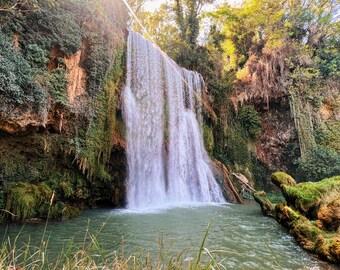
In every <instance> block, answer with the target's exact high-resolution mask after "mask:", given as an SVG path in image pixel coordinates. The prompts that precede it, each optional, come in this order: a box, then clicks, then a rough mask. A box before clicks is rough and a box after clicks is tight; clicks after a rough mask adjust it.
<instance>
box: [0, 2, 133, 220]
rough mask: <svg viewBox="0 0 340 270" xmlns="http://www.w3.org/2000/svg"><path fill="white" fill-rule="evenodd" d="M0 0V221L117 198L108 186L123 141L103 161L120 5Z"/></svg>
mask: <svg viewBox="0 0 340 270" xmlns="http://www.w3.org/2000/svg"><path fill="white" fill-rule="evenodd" d="M0 3H1V9H0V17H1V21H0V46H1V52H0V63H1V65H0V66H1V67H0V95H1V99H0V125H1V127H2V129H3V130H5V131H6V133H1V134H0V153H1V154H0V209H5V211H2V212H1V213H0V220H3V219H4V220H8V219H12V220H26V219H30V218H35V217H39V218H44V219H45V218H47V216H49V217H51V218H55V219H65V218H69V217H72V216H75V215H77V214H79V209H81V208H83V207H89V206H95V205H98V204H110V205H119V204H121V203H122V196H123V194H124V191H123V190H121V191H120V193H121V194H122V195H120V196H119V195H117V194H116V196H112V193H114V190H115V189H122V187H121V186H119V184H118V183H117V182H115V181H114V179H115V178H123V177H124V176H122V175H121V174H124V171H123V170H122V168H121V167H119V162H121V163H124V154H122V153H121V152H122V150H119V151H118V152H119V153H118V154H117V156H119V158H120V159H121V160H122V161H118V162H117V167H115V168H112V165H110V164H108V162H109V160H110V154H111V151H113V150H112V149H113V148H112V147H113V145H114V144H115V143H117V141H118V140H119V138H120V137H121V136H122V130H123V129H122V125H121V124H120V119H119V117H118V119H117V118H116V114H117V113H118V108H117V102H116V99H117V91H116V90H117V89H119V88H120V86H121V83H122V79H123V77H124V46H125V40H124V29H125V27H126V20H127V14H126V10H125V9H124V8H123V6H122V4H121V3H120V2H118V1H106V0H103V1H95V2H94V1H80V0H79V1H78V0H70V1H67V0H65V1H64V0H50V1H40V0H27V1H0ZM77 57H78V58H77ZM74 70H75V71H74ZM72 72H73V73H72ZM73 74H76V76H74V75H73ZM72 76H73V77H72ZM80 76H82V77H81V79H79V78H80ZM72 80H74V81H75V82H73V81H72ZM77 80H81V81H80V82H78V81H77ZM72 85H75V86H73V87H71V86H72ZM74 89H75V90H74ZM73 91H75V93H73ZM76 91H80V92H81V93H80V94H77V93H76ZM17 123H19V124H17ZM8 126H9V128H8ZM35 126H36V128H35ZM6 127H7V128H6ZM120 155H122V157H120ZM117 156H116V157H115V158H117ZM111 161H112V160H111ZM117 168H118V169H117ZM116 193H118V192H117V191H116ZM50 200H51V203H52V201H53V205H52V207H49V204H50ZM10 213H12V214H10Z"/></svg>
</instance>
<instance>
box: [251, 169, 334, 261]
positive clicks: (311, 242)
mask: <svg viewBox="0 0 340 270" xmlns="http://www.w3.org/2000/svg"><path fill="white" fill-rule="evenodd" d="M271 180H272V181H273V183H274V184H275V185H277V186H278V187H280V189H281V191H282V193H283V195H284V197H285V199H286V202H280V203H278V204H276V205H275V207H274V208H273V206H274V205H273V204H272V203H271V202H270V201H269V200H268V198H267V197H266V194H265V193H264V192H256V193H254V194H253V196H254V199H255V200H256V201H257V202H258V203H259V204H260V206H261V209H262V212H263V213H264V214H266V215H268V216H272V217H275V219H276V220H277V221H278V222H279V223H280V224H282V225H283V226H285V227H287V228H289V232H290V234H291V235H292V236H294V238H295V239H296V241H297V242H298V243H299V244H300V245H301V246H302V247H303V248H304V249H306V250H309V251H311V252H315V253H317V254H318V255H319V256H320V258H322V259H325V260H328V261H331V262H340V237H339V235H340V226H339V224H340V223H339V222H340V211H339V209H340V176H335V177H332V178H328V179H324V180H322V181H319V182H306V183H300V184H296V183H295V181H294V179H293V178H292V177H290V176H289V175H288V174H286V173H282V172H279V173H275V174H273V175H272V177H271ZM268 213H269V214H268Z"/></svg>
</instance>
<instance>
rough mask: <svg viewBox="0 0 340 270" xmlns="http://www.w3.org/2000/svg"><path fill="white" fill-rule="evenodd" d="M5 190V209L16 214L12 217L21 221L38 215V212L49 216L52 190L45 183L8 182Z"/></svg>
mask: <svg viewBox="0 0 340 270" xmlns="http://www.w3.org/2000/svg"><path fill="white" fill-rule="evenodd" d="M5 192H6V204H5V210H7V211H9V212H11V213H13V214H14V215H13V216H12V219H14V220H19V221H21V220H25V219H27V218H33V217H36V216H38V213H39V215H41V216H47V212H48V204H49V200H50V198H51V195H52V190H51V189H50V188H49V187H48V186H47V185H46V184H45V183H40V184H38V185H35V184H30V183H26V182H19V183H7V184H6V186H5Z"/></svg>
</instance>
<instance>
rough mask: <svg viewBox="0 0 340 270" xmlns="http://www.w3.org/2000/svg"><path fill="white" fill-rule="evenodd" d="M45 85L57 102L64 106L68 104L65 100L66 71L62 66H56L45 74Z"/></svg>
mask: <svg viewBox="0 0 340 270" xmlns="http://www.w3.org/2000/svg"><path fill="white" fill-rule="evenodd" d="M46 76H47V78H48V80H47V87H48V90H49V92H50V94H51V96H52V97H53V99H54V101H55V102H56V103H57V104H61V105H63V106H66V105H67V104H68V100H67V92H66V91H67V83H68V81H67V78H66V71H65V69H63V68H56V69H54V70H53V71H52V72H51V73H49V74H46Z"/></svg>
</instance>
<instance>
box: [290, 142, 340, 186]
mask: <svg viewBox="0 0 340 270" xmlns="http://www.w3.org/2000/svg"><path fill="white" fill-rule="evenodd" d="M296 165H297V178H298V179H300V180H304V181H314V182H315V181H318V180H320V179H324V178H328V177H331V176H335V175H340V153H339V152H336V151H334V150H332V149H329V148H327V147H323V146H318V147H315V148H314V149H312V151H311V153H310V155H309V156H308V157H306V158H299V159H298V160H297V161H296Z"/></svg>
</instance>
